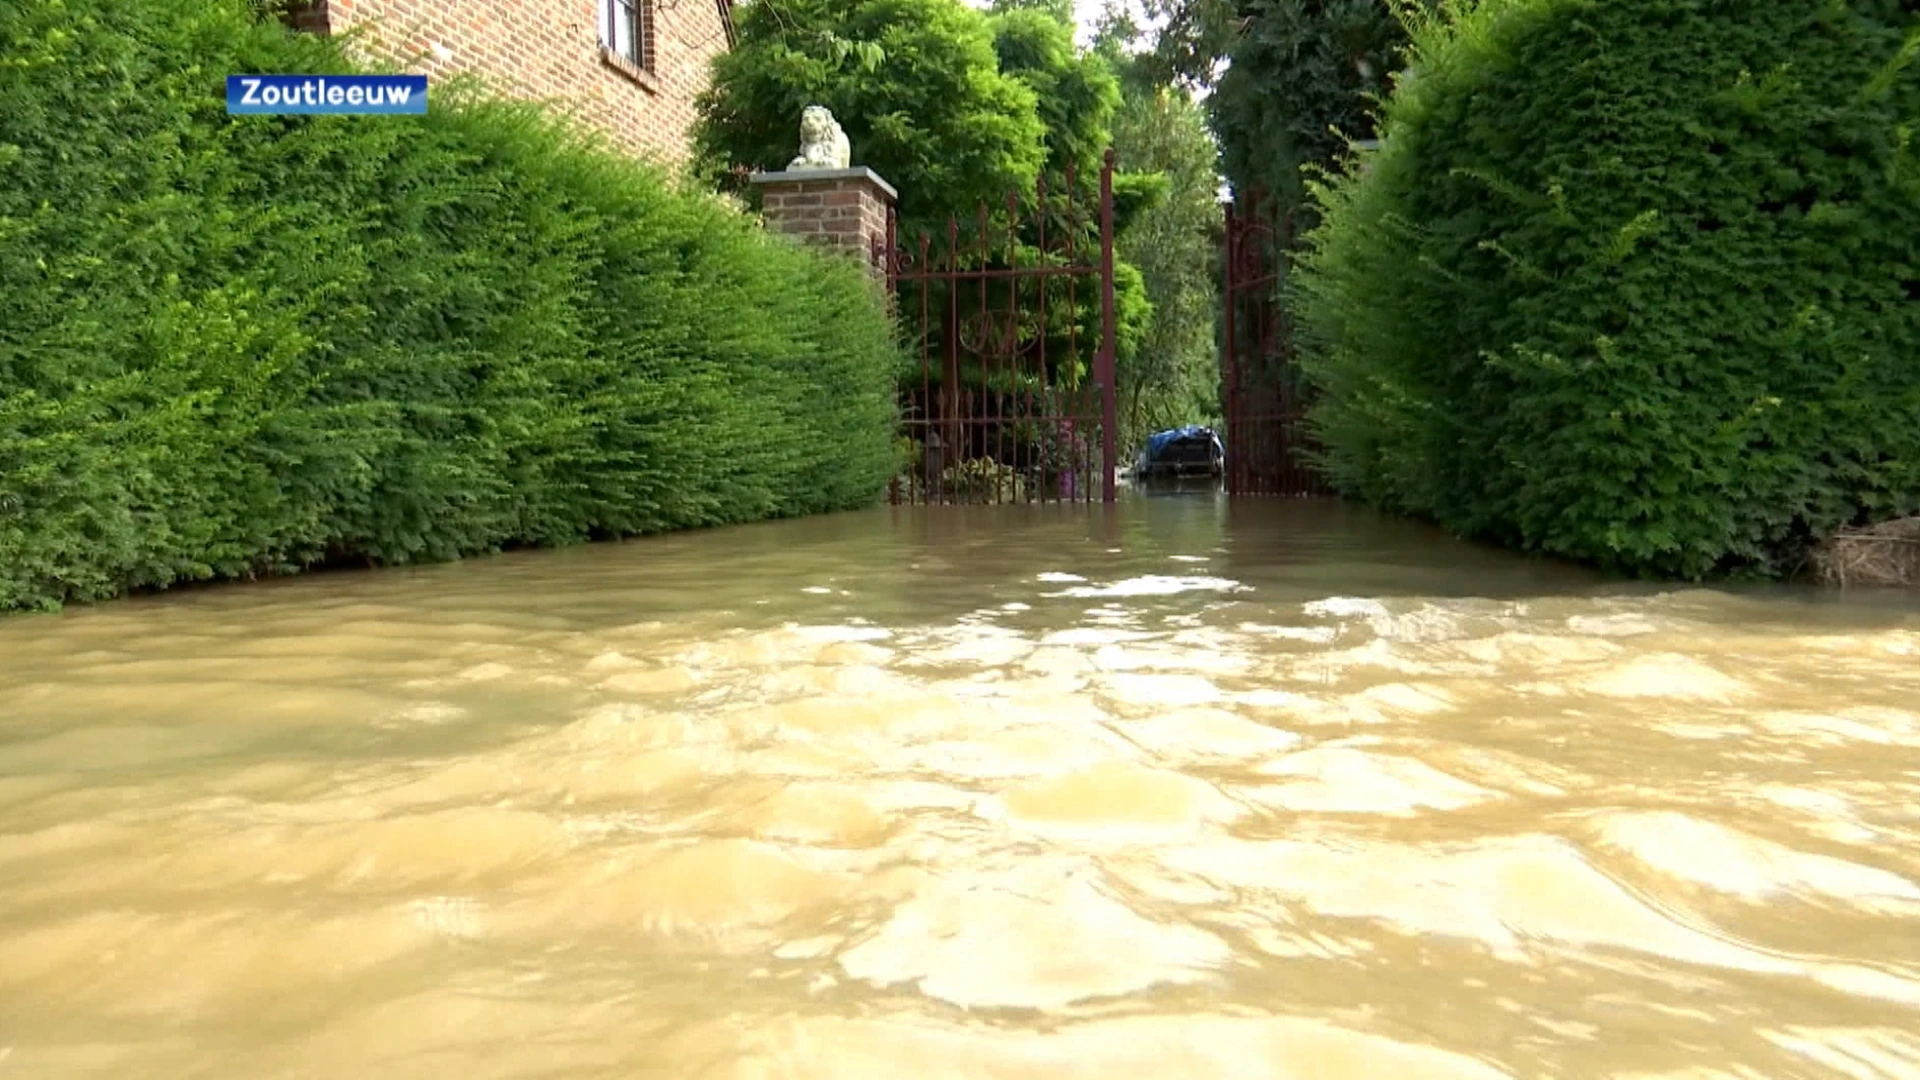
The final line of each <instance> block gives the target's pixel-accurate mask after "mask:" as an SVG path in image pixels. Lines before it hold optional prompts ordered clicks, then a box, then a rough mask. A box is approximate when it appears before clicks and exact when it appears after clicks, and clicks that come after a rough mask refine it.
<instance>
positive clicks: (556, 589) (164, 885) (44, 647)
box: [0, 497, 1920, 1080]
mask: <svg viewBox="0 0 1920 1080" xmlns="http://www.w3.org/2000/svg"><path fill="white" fill-rule="evenodd" d="M14 1077H21V1078H27V1077H32V1078H36V1080H39V1078H66V1077H114V1078H122V1077H166V1078H169V1080H186V1078H195V1077H204V1078H209V1080H216V1078H217V1080H228V1078H232V1080H241V1078H245V1080H262V1078H276V1077H329V1078H332V1077H368V1078H375V1077H377V1078H395V1080H400V1078H423V1080H424V1078H435V1080H438V1078H461V1080H486V1078H501V1080H506V1078H514V1080H520V1078H556V1080H557V1078H609V1080H611V1078H629V1077H687V1078H694V1080H707V1078H716V1080H718V1078H729V1080H731V1078H738V1080H747V1078H754V1080H763V1078H764V1080H773V1078H803V1077H805V1078H812V1077H818V1078H823V1080H824V1078H840V1077H861V1078H873V1080H894V1078H921V1077H925V1078H937V1080H946V1078H962V1077H965V1078H973V1077H993V1078H1023V1080H1024V1078H1042V1077H1044V1078H1059V1077H1088V1078H1092V1077H1100V1078H1111V1077H1142V1078H1169V1080H1175V1078H1215V1077H1218V1078H1234V1080H1243V1078H1245V1080H1251V1078H1269V1077H1273V1078H1280V1077H1285V1078H1296V1080H1346V1078H1376V1077H1386V1078H1391V1080H1413V1078H1426V1077H1432V1078H1439V1080H1480V1078H1489V1080H1491V1078H1495V1077H1514V1078H1550V1077H1568V1078H1573V1077H1608V1078H1619V1080H1629V1078H1631V1080H1652V1078H1661V1080H1758V1078H1776V1077H1835V1078H1839V1077H1847V1078H1887V1080H1912V1078H1915V1077H1920V609H1916V606H1915V605H1914V603H1913V602H1912V601H1911V600H1910V599H1908V598H1906V597H1902V596H1883V595H1870V594H1852V595H1848V596H1844V597H1843V596H1837V595H1834V594H1827V593H1815V592H1808V591H1797V590H1790V589H1772V588H1768V589H1748V590H1737V591H1716V590H1704V589H1685V588H1682V589H1674V588H1654V587H1647V586H1628V585H1620V584H1609V583H1605V582H1601V581H1598V580H1597V579H1595V578H1594V577H1592V576H1591V575H1589V574H1587V573H1585V572H1584V571H1579V570H1574V569H1569V568H1565V567H1556V566H1552V565H1548V564H1543V563H1536V562H1529V561H1527V560H1523V559H1518V558H1514V557H1511V556H1506V555H1501V554H1497V553H1492V552H1487V551H1483V550H1479V549H1475V548H1471V547H1467V546H1465V545H1461V544H1457V543H1454V542H1451V541H1449V540H1447V539H1445V538H1444V537H1441V536H1439V535H1438V534H1436V533H1433V532H1431V531H1429V530H1426V529H1423V528H1421V527H1418V526H1413V525H1408V524H1405V523H1397V522H1391V521H1386V520H1383V519H1380V518H1378V517H1375V516H1372V515H1370V514H1368V513H1366V512H1364V511H1360V510H1355V509H1351V508H1343V507H1339V506H1334V505H1327V504H1318V503H1265V504H1249V505H1239V506H1231V507H1230V506H1228V505H1226V504H1224V503H1222V502H1218V501H1215V500H1213V499H1211V498H1206V497H1198V498H1196V497H1188V498H1169V499H1153V500H1138V499H1136V500H1133V501H1129V502H1126V503H1123V504H1122V505H1121V506H1120V507H1119V508H1117V509H1116V510H1114V511H1112V512H1106V511H1102V510H1100V509H1098V508H1094V509H1091V510H1089V509H1087V508H1057V507H1056V508H1031V507H1011V508H993V509H981V510H977V511H976V510H935V511H927V510H917V509H916V510H885V509H883V510H878V511H874V512H871V513H861V514H851V515H843V516H836V517H829V518H821V519H813V520H805V521H792V522H783V523H773V524H767V525H757V526H750V527H745V528H738V529H729V530H722V531H717V532H710V533H701V534H691V535H683V536H674V537H668V538H660V539H653V540H644V541H638V542H633V543H627V544H619V545H607V546H598V547H589V548H580V549H575V550H568V551H559V552H538V553H522V554H515V555H510V556H506V557H501V558H495V559H488V560H480V561H474V562H470V563H466V564H462V565H453V566H439V567H432V568H425V569H419V570H401V571H385V572H375V573H354V574H327V575H320V576H316V577H312V578H306V579H294V580H288V581H281V582H271V583H265V584H259V585H252V586H238V587H221V588H211V589H197V590H188V591H183V592H179V593H176V594H172V595H163V596H156V597H148V598H140V599H136V600H132V601H128V602H122V603H115V604H108V605H102V606H99V607H96V608H92V609H86V610H72V611H69V612H67V613H64V614H61V615H58V616H49V617H20V618H9V619H5V620H0V1080H12V1078H14Z"/></svg>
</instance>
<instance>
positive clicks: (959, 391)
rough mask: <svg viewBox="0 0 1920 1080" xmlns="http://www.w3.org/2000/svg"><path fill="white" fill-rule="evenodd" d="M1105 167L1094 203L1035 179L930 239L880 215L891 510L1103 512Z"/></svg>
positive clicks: (1107, 401)
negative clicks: (1098, 504) (888, 304)
mask: <svg viewBox="0 0 1920 1080" xmlns="http://www.w3.org/2000/svg"><path fill="white" fill-rule="evenodd" d="M1113 169H1114V159H1113V151H1112V150H1108V151H1107V154H1106V158H1105V161H1104V163H1103V165H1102V167H1101V169H1100V177H1099V190H1098V192H1097V193H1083V192H1082V191H1081V190H1080V178H1079V177H1078V176H1076V175H1075V174H1074V172H1073V170H1071V169H1069V170H1068V171H1067V172H1066V174H1065V176H1064V177H1063V180H1064V183H1063V184H1061V185H1059V186H1058V188H1057V189H1054V190H1050V189H1049V186H1048V184H1047V180H1046V178H1045V177H1044V176H1043V177H1041V178H1040V179H1039V180H1038V181H1037V182H1036V183H1035V184H1034V189H1033V191H1032V192H1031V193H1030V194H1028V193H1022V192H1019V191H1017V190H1016V191H1009V192H1007V195H1006V200H1005V205H1004V206H1002V207H989V206H988V205H987V204H986V203H984V202H983V203H981V204H980V206H979V209H978V213H977V214H976V215H975V217H976V220H975V221H974V222H973V223H972V226H971V228H963V227H962V226H961V223H960V222H959V221H957V220H952V219H949V220H948V222H947V227H946V230H945V231H946V235H945V236H944V237H941V238H939V239H936V238H935V237H933V236H931V235H928V234H925V233H923V234H921V235H920V236H918V237H913V238H904V239H903V238H900V237H898V235H897V233H898V231H899V223H898V221H897V219H894V218H889V220H888V222H887V237H886V240H885V242H884V248H883V249H882V250H879V251H876V252H875V253H874V254H875V258H876V260H878V262H879V264H880V265H882V266H883V267H884V268H885V269H886V274H887V284H888V288H889V291H890V292H891V294H892V296H893V303H894V310H895V315H896V318H897V321H898V323H899V325H900V326H901V329H902V331H903V333H904V334H905V336H906V341H907V346H908V349H909V351H910V352H911V354H912V356H913V357H914V364H915V369H914V370H913V371H912V372H911V373H910V374H909V376H908V378H907V379H906V380H904V385H903V386H902V387H901V400H900V406H901V414H902V425H903V431H902V440H901V443H902V445H901V450H902V454H901V457H902V465H901V470H900V472H899V474H898V475H897V476H896V477H895V479H894V481H893V484H892V485H891V487H890V489H889V498H890V499H891V500H892V501H893V502H895V503H981V502H986V503H1005V502H1090V501H1092V500H1093V499H1094V497H1095V489H1096V487H1097V488H1098V496H1099V498H1100V499H1101V500H1102V501H1104V502H1112V501H1113V499H1114V493H1115V469H1116V464H1117V461H1116V459H1117V458H1118V448H1117V446H1116V440H1117V439H1118V436H1119V430H1118V425H1117V422H1116V415H1117V405H1116V401H1117V399H1116V396H1115V387H1114V307H1113V305H1114V298H1113ZM1089 201H1091V202H1092V205H1091V206H1088V202H1089Z"/></svg>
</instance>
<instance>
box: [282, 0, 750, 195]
mask: <svg viewBox="0 0 1920 1080" xmlns="http://www.w3.org/2000/svg"><path fill="white" fill-rule="evenodd" d="M603 2H604V0H310V3H309V4H308V5H307V6H306V10H303V11H297V12H295V13H294V14H293V16H292V19H293V22H294V24H295V25H296V26H301V27H302V28H303V29H313V30H317V31H322V32H332V33H336V34H338V33H341V32H343V31H346V30H349V29H353V28H360V27H364V28H365V31H364V32H365V33H367V34H368V35H369V41H370V44H372V46H373V47H374V48H375V49H376V50H377V51H379V52H382V53H385V54H387V55H388V56H390V57H391V58H393V59H394V60H397V61H398V62H400V63H402V64H404V65H405V66H406V68H407V70H409V71H413V72H417V73H420V74H424V75H427V76H429V77H432V76H435V75H447V74H451V73H453V72H456V71H459V72H476V73H479V74H481V75H484V76H486V77H488V78H489V79H492V80H494V81H495V82H496V83H498V84H500V85H502V86H503V87H505V88H506V89H508V90H510V91H511V92H513V93H517V94H520V95H523V96H527V97H534V98H542V99H548V100H554V101H556V102H557V103H559V104H562V105H564V106H566V107H568V108H569V109H571V110H572V111H574V112H575V113H576V114H577V115H578V116H579V117H580V118H581V119H583V120H585V121H586V122H588V123H590V124H592V125H593V126H594V127H596V128H598V129H600V130H601V131H603V132H605V133H606V134H607V135H608V136H610V137H611V138H612V139H613V140H614V141H615V142H616V143H618V144H619V145H620V146H622V147H625V148H626V149H628V150H630V151H633V152H635V153H637V154H641V155H644V156H649V157H654V158H658V159H660V160H664V161H667V162H670V163H676V164H677V163H679V162H682V161H684V160H685V159H686V157H687V153H688V149H689V144H688V140H689V135H690V132H691V130H692V126H693V122H694V118H695V113H694V104H693V103H694V98H695V97H696V96H697V95H698V94H699V93H700V92H701V91H702V90H704V89H706V86H707V78H708V65H709V63H710V62H711V60H712V59H713V57H715V56H716V55H718V54H719V53H721V52H723V51H724V50H725V49H726V47H727V33H728V29H727V23H726V19H725V17H724V16H723V14H722V10H721V6H720V3H721V0H644V2H645V3H646V4H647V5H648V12H647V14H648V17H647V19H646V20H645V21H646V23H648V24H649V26H650V29H651V31H652V38H651V41H650V42H649V45H650V46H651V47H650V48H649V49H647V55H646V59H647V61H648V64H647V67H645V68H641V67H636V66H633V65H631V64H628V63H626V62H624V61H623V60H621V59H620V58H618V57H614V56H612V55H611V54H603V51H602V49H601V47H600V16H599V7H600V4H601V3H603ZM649 69H650V70H649Z"/></svg>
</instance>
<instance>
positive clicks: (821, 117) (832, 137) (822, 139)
mask: <svg viewBox="0 0 1920 1080" xmlns="http://www.w3.org/2000/svg"><path fill="white" fill-rule="evenodd" d="M849 155H850V150H849V149H848V147H847V133H846V132H844V131H841V130H840V122H839V121H838V120H835V119H834V118H833V114H832V113H830V112H828V111H827V110H826V109H825V108H824V107H823V106H819V105H809V106H807V107H806V108H805V109H804V110H802V111H801V113H800V156H799V157H797V158H794V159H793V162H792V164H790V165H788V166H787V168H789V169H844V168H846V167H847V162H848V160H849Z"/></svg>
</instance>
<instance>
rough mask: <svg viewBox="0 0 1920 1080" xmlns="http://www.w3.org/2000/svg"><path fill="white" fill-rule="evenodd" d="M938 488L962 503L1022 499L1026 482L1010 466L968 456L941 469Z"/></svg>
mask: <svg viewBox="0 0 1920 1080" xmlns="http://www.w3.org/2000/svg"><path fill="white" fill-rule="evenodd" d="M940 491H941V492H943V493H944V494H946V495H949V496H951V497H953V498H956V499H958V500H960V501H962V502H991V503H1003V502H1024V501H1025V500H1026V498H1027V481H1026V477H1024V476H1022V475H1021V473H1020V470H1019V469H1016V468H1014V467H1013V466H1012V465H1006V464H1002V463H1001V462H998V461H995V460H993V459H992V458H968V459H967V460H965V461H956V462H954V463H953V464H951V465H949V466H947V467H946V468H945V469H942V470H941V471H940Z"/></svg>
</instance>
